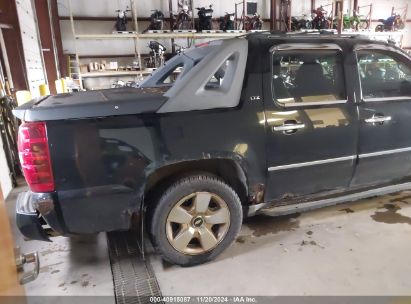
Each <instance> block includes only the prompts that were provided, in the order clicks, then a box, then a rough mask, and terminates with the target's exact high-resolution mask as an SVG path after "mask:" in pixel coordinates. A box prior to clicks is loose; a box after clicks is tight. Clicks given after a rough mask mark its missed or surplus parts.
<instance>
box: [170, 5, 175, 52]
mask: <svg viewBox="0 0 411 304" xmlns="http://www.w3.org/2000/svg"><path fill="white" fill-rule="evenodd" d="M168 10H169V11H170V30H171V31H172V30H173V27H174V15H173V0H168ZM171 52H172V53H173V54H174V53H175V52H176V47H175V45H174V38H171Z"/></svg>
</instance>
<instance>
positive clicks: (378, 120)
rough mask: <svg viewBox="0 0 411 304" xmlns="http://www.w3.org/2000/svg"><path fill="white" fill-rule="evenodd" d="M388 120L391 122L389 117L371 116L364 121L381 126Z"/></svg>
mask: <svg viewBox="0 0 411 304" xmlns="http://www.w3.org/2000/svg"><path fill="white" fill-rule="evenodd" d="M390 120H391V116H383V115H373V116H372V117H371V118H367V119H365V122H366V123H372V124H376V123H380V124H383V123H384V122H387V121H390Z"/></svg>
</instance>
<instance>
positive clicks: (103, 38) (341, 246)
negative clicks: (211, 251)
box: [0, 0, 411, 303]
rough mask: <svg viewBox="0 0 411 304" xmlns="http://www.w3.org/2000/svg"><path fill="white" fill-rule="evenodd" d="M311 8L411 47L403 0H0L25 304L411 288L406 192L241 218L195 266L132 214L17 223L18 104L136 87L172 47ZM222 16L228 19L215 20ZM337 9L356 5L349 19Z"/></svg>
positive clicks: (334, 26)
mask: <svg viewBox="0 0 411 304" xmlns="http://www.w3.org/2000/svg"><path fill="white" fill-rule="evenodd" d="M185 5H187V6H188V8H189V11H192V16H194V18H192V20H191V21H190V22H191V25H190V26H189V28H183V29H179V28H178V29H174V30H173V28H175V27H176V22H177V21H176V20H177V19H176V17H173V18H172V16H177V15H178V14H179V13H181V11H183V10H184V6H185ZM210 5H212V10H213V11H212V14H213V15H212V23H211V24H212V28H211V29H203V31H202V32H198V31H197V30H196V27H198V26H199V23H198V18H197V11H198V10H196V8H201V7H204V8H209V6H210ZM320 7H322V9H323V12H324V15H325V17H326V19H327V20H329V23H328V25H327V26H328V27H327V28H324V29H326V30H330V31H334V32H335V35H337V34H342V35H362V36H366V37H369V38H370V39H373V40H381V41H390V43H392V44H395V45H397V46H399V47H400V48H402V49H403V50H404V51H406V52H408V53H409V52H410V50H411V34H410V31H411V1H410V0H385V1H372V0H256V1H252V0H249V1H245V0H244V1H243V2H241V1H240V0H235V1H223V0H187V1H185V0H155V1H141V0H117V1H109V0H88V1H81V0H1V1H0V45H1V48H0V54H1V60H0V61H1V62H0V63H1V64H0V100H1V103H0V105H1V113H0V114H1V115H0V128H1V137H0V147H2V148H0V168H1V170H0V185H1V192H2V194H3V197H4V201H5V206H6V209H7V215H8V218H9V221H10V225H11V233H12V236H13V239H14V247H18V248H20V251H21V252H37V253H38V256H39V259H40V269H39V275H38V277H37V279H35V280H34V281H31V282H28V283H27V284H24V285H23V286H24V290H23V291H22V293H21V294H25V295H26V296H27V297H28V298H27V299H28V300H27V302H28V303H31V302H32V301H33V303H36V302H35V301H36V299H37V300H38V299H39V297H40V298H41V301H42V302H43V303H48V302H50V303H55V301H56V299H57V297H74V296H75V297H77V298H76V300H73V301H74V302H73V303H77V302H80V301H82V300H83V301H84V303H86V301H87V302H88V303H90V302H91V303H153V298H152V297H157V299H159V298H160V297H161V296H191V297H192V298H191V301H192V302H193V303H194V302H198V301H199V300H196V299H195V297H197V296H231V297H234V296H238V297H241V296H244V297H245V296H250V297H254V298H257V299H258V301H257V302H258V303H274V297H282V296H287V297H288V296H298V297H300V296H321V297H323V296H329V297H336V298H333V300H332V301H334V302H333V303H347V302H343V301H347V297H351V296H376V297H379V296H390V297H392V296H394V297H409V296H411V280H410V279H409V273H410V272H411V263H409V255H408V254H409V252H410V251H411V190H410V191H408V190H406V191H397V192H395V193H392V194H387V195H383V196H379V197H371V198H366V199H360V200H353V201H350V202H345V203H343V204H339V205H336V206H329V207H326V208H322V209H319V210H313V211H309V212H305V213H295V214H289V215H283V216H273V215H270V214H269V213H267V214H261V215H258V216H255V217H252V218H248V219H245V220H244V223H243V226H242V228H241V232H240V234H239V236H238V237H237V238H236V241H235V242H234V244H233V245H231V246H230V247H229V248H228V249H227V250H226V251H224V252H223V253H222V254H221V255H219V256H218V257H217V258H216V259H215V260H214V261H211V262H209V263H206V264H202V265H198V266H194V267H180V266H176V265H172V264H170V263H168V262H166V261H164V260H163V259H162V258H161V257H160V256H159V255H158V254H157V253H156V252H155V251H154V249H153V247H152V245H151V243H150V241H149V240H148V239H147V236H145V235H141V229H140V226H139V224H140V223H137V227H136V228H135V230H133V231H131V232H109V233H100V234H97V235H78V236H73V237H61V236H57V237H54V238H53V239H52V242H50V243H48V242H42V241H35V240H25V239H24V237H23V236H22V235H21V234H20V232H19V231H18V228H17V226H16V223H15V209H16V206H15V205H16V199H17V195H18V194H19V193H21V192H24V191H28V186H27V185H26V182H25V180H24V177H23V175H22V172H21V169H20V166H19V162H18V152H17V143H16V140H17V139H16V135H17V128H18V124H19V123H20V122H19V121H18V120H17V119H16V118H15V117H14V116H13V115H12V113H11V111H12V109H14V108H15V107H16V106H18V105H23V104H24V103H26V102H28V101H29V100H32V99H34V98H41V97H42V96H46V95H50V94H51V95H57V94H67V93H71V92H78V91H91V90H105V89H111V88H120V87H130V86H133V85H135V84H138V83H139V82H141V81H142V80H143V79H145V78H146V77H147V76H149V75H150V74H152V73H153V71H155V70H156V69H157V68H159V67H161V66H162V65H163V64H164V62H165V61H167V60H168V59H170V58H172V56H174V55H175V54H178V53H181V52H184V50H185V49H188V48H190V47H193V46H195V45H198V44H201V43H204V42H207V41H210V40H215V39H226V38H233V37H237V36H242V35H245V34H247V32H260V31H261V32H264V31H285V32H292V31H303V32H304V31H315V30H312V29H310V28H307V27H305V25H302V21H301V20H305V21H304V22H306V21H307V20H308V21H309V20H310V18H311V14H312V12H313V11H315V10H316V9H318V8H320ZM155 10H160V11H161V12H162V13H163V14H164V16H163V19H162V21H161V22H162V23H161V24H162V25H161V27H162V28H161V29H151V27H152V26H153V24H152V22H153V21H152V20H153V16H152V15H153V14H154V13H156V12H155ZM124 12H125V14H126V15H125V18H123V19H121V18H120V16H121V14H122V13H124ZM229 14H232V16H233V17H232V20H233V28H232V29H228V30H222V29H221V26H222V23H223V19H224V16H229ZM344 15H346V16H353V15H356V16H357V15H358V16H359V19H358V20H359V21H358V24H350V22H351V23H353V22H355V20H354V21H352V20H351V19H349V18H347V19H344V18H343V16H344ZM392 15H399V17H400V18H401V22H402V23H403V27H401V28H400V29H398V30H382V31H376V29H377V28H378V27H379V26H381V24H382V22H381V19H384V20H386V19H387V18H388V17H390V16H392ZM294 16H295V17H296V18H295V20H296V21H294V20H293V19H292V18H291V17H294ZM247 18H248V19H247ZM253 18H254V19H253ZM119 19H121V20H120V21H119ZM124 20H126V24H123V25H124V28H121V24H119V23H120V22H121V21H124ZM254 21H256V22H257V23H258V22H262V24H261V25H260V27H259V25H258V24H257V25H255V23H253V22H254ZM297 21H298V22H297ZM247 22H249V23H247ZM295 22H297V23H295ZM309 22H311V21H309ZM346 22H347V23H348V25H347V24H345V23H346ZM247 24H248V25H247ZM250 24H251V25H250ZM247 26H250V28H248V31H247V29H244V28H246V27H247ZM253 26H254V27H255V26H256V27H257V28H253ZM291 34H292V33H291ZM291 34H290V35H291ZM152 42H154V43H153V44H152ZM27 268H28V269H30V268H31V265H29V264H28V265H27ZM21 294H19V295H21ZM1 295H2V293H1V292H0V296H1ZM91 296H92V297H91ZM341 296H342V297H341ZM344 296H345V297H344ZM81 297H84V298H81ZM259 297H261V298H259ZM339 297H341V298H339ZM136 299H137V300H136ZM314 299H315V298H314ZM330 299H331V298H326V299H324V298H322V299H320V298H319V299H317V300H314V302H316V301H325V302H324V303H331V302H332V301H331V300H330ZM299 300H301V301H302V302H299V303H310V302H306V300H304V297H303V298H299ZM369 300H370V299H369ZM338 301H341V302H338ZM370 301H371V302H370V303H379V302H378V301H382V298H378V299H377V298H374V299H373V300H370ZM387 301H388V300H387ZM165 302H167V301H165ZM168 302H170V301H168ZM175 302H177V303H180V301H175ZM62 303H64V301H63V302H62ZM181 303H183V302H181ZM290 303H292V302H290ZM316 303H320V302H316ZM367 303H368V302H367ZM381 303H388V302H381ZM403 303H411V300H410V299H408V300H404V302H403Z"/></svg>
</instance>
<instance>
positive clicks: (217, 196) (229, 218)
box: [149, 175, 243, 266]
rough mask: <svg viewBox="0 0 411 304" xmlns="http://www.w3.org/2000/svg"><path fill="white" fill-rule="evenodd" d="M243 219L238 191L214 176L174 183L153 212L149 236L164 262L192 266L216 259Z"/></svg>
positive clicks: (233, 238)
mask: <svg viewBox="0 0 411 304" xmlns="http://www.w3.org/2000/svg"><path fill="white" fill-rule="evenodd" d="M242 219H243V214H242V208H241V202H240V199H239V197H238V195H237V194H236V193H235V191H234V190H233V189H232V188H231V187H230V186H228V185H227V184H226V183H224V182H223V181H221V180H220V179H218V178H217V177H214V176H209V175H194V176H190V177H186V178H183V179H180V180H179V181H177V182H175V183H174V184H172V185H171V186H170V187H169V188H168V189H167V190H166V191H165V192H164V193H163V194H162V195H161V197H160V199H159V200H158V203H157V204H156V206H155V207H154V209H153V212H151V224H150V227H149V229H150V235H151V239H152V241H153V245H154V247H155V248H156V250H157V251H158V252H159V253H160V255H161V256H162V257H163V259H165V260H167V261H169V262H171V263H173V264H177V265H181V266H193V265H197V264H201V263H204V262H207V261H210V260H212V259H214V258H215V257H216V256H217V255H219V254H220V253H221V252H223V251H224V250H225V249H226V248H227V247H228V246H230V244H231V243H232V242H233V241H234V240H235V238H236V237H237V235H238V233H239V231H240V228H241V223H242Z"/></svg>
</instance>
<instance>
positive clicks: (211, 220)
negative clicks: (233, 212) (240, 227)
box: [204, 208, 230, 225]
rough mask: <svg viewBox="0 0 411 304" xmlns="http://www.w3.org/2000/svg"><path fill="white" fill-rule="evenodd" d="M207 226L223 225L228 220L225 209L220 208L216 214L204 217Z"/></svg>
mask: <svg viewBox="0 0 411 304" xmlns="http://www.w3.org/2000/svg"><path fill="white" fill-rule="evenodd" d="M204 219H205V221H206V223H207V224H213V225H215V224H225V223H228V221H229V219H230V213H229V211H228V209H227V208H220V209H219V210H217V211H216V212H214V213H212V214H210V215H206V216H205V217H204Z"/></svg>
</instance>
